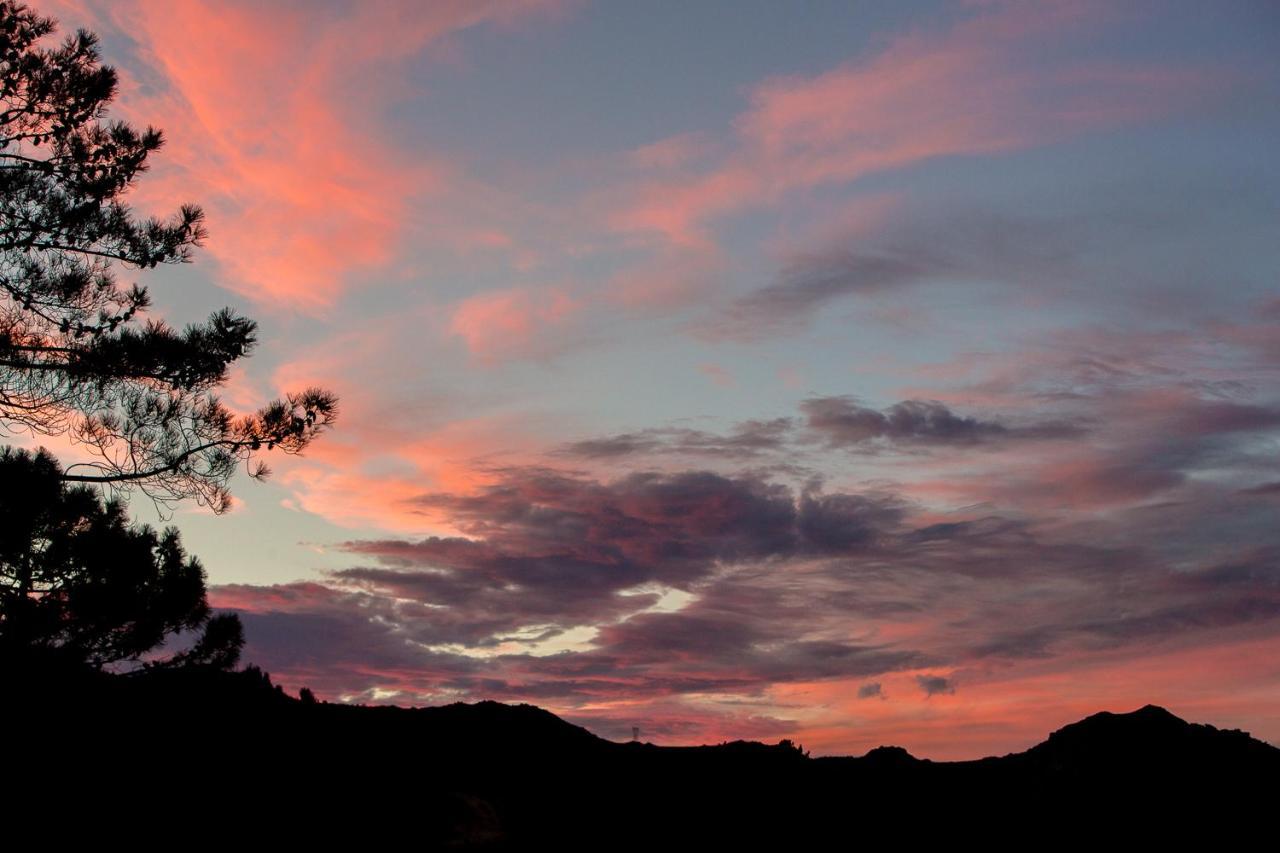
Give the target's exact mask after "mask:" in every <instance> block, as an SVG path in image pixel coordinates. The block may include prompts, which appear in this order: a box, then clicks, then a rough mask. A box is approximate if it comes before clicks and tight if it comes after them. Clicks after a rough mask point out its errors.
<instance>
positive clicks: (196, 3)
mask: <svg viewBox="0 0 1280 853" xmlns="http://www.w3.org/2000/svg"><path fill="white" fill-rule="evenodd" d="M555 5H557V4H554V3H549V2H536V0H535V2H526V1H525V0H511V2H488V3H443V4H427V5H423V4H415V3H408V2H392V3H379V4H352V5H350V6H345V7H335V8H329V9H325V10H318V9H308V8H305V7H296V8H289V7H284V8H281V7H270V8H268V7H262V6H260V5H255V4H248V3H222V4H218V5H216V6H214V5H211V4H208V3H205V2H200V0H186V2H182V3H168V2H166V3H159V2H147V0H138V2H132V3H120V4H114V5H113V6H111V7H110V9H109V11H99V12H98V13H97V14H96V15H88V14H86V10H84V9H80V8H77V7H75V6H69V7H66V9H65V13H64V14H63V17H64V18H65V20H64V27H66V28H69V27H71V26H75V25H89V26H92V27H94V28H99V29H101V28H103V27H109V26H115V27H118V28H120V29H122V30H124V31H126V32H127V33H128V34H129V35H130V37H131V38H133V39H134V40H135V41H136V43H137V45H138V47H137V55H136V58H135V60H134V62H131V63H129V64H128V65H127V66H126V67H125V68H124V69H123V72H124V76H125V82H126V92H125V94H124V96H123V97H122V98H121V99H120V100H119V102H118V103H117V105H116V111H117V113H118V114H122V115H124V116H125V117H126V118H128V119H129V120H131V121H134V122H136V123H139V124H154V125H156V126H159V127H161V128H162V129H163V130H164V131H165V135H166V137H167V139H168V141H169V145H168V146H167V148H166V150H165V151H164V152H162V154H161V155H160V156H159V157H157V167H156V170H155V172H154V174H152V175H150V176H148V178H147V179H146V180H145V181H142V182H140V184H139V192H138V194H137V197H136V200H137V201H138V202H139V203H140V204H141V205H142V206H143V207H144V208H146V209H155V210H157V211H167V210H168V209H172V208H173V207H174V206H175V205H176V204H179V203H181V202H187V201H196V202H198V203H200V204H201V205H202V206H204V207H205V209H206V211H207V213H208V217H209V221H208V224H209V230H210V239H209V242H208V246H207V251H208V253H209V255H211V256H212V257H213V258H215V259H216V260H217V261H218V263H219V265H220V267H221V272H222V276H221V278H222V283H224V284H225V285H226V286H228V287H230V288H232V289H233V290H236V291H237V292H239V293H242V294H244V295H245V296H248V297H249V298H251V299H255V300H258V301H261V302H265V303H272V304H276V305H280V306H283V307H288V308H293V309H298V310H302V311H306V312H318V311H321V310H323V309H324V308H326V307H327V306H329V305H331V304H332V303H333V302H334V301H335V300H336V299H337V298H339V296H340V295H341V294H342V293H343V291H344V290H345V289H347V288H348V287H350V286H351V285H352V284H353V283H354V282H355V281H356V280H357V279H358V277H359V275H360V274H361V273H362V272H367V271H370V270H374V269H377V268H379V267H382V266H385V265H386V264H387V263H388V262H390V261H391V260H392V258H393V257H395V254H396V252H397V250H398V249H399V247H400V245H401V241H402V240H403V238H404V236H405V233H406V231H407V229H408V223H409V221H410V220H411V219H412V218H413V217H412V216H411V209H412V206H413V204H414V203H415V202H417V201H419V200H420V199H423V198H430V197H435V196H438V195H439V194H440V193H442V192H445V191H446V190H447V188H448V186H449V185H450V184H451V183H452V182H454V181H455V180H457V175H456V174H455V170H454V169H453V168H452V167H451V166H450V165H449V164H447V163H444V162H441V161H439V159H438V158H433V157H432V156H430V154H424V152H422V151H418V150H415V151H406V150H401V149H399V148H398V147H397V146H395V145H394V144H393V143H391V142H390V141H389V140H388V138H387V134H386V133H385V132H384V131H383V130H382V129H381V128H380V127H378V120H377V114H378V111H379V108H380V106H381V105H382V104H384V103H385V102H386V101H387V99H388V98H389V97H390V96H391V94H392V93H391V92H389V91H388V90H387V89H386V87H385V86H382V85H380V84H379V82H378V80H377V79H376V76H377V71H378V70H379V69H380V68H382V67H385V66H386V65H388V64H389V63H393V62H395V61H397V60H399V59H401V58H404V57H407V56H410V55H412V54H415V53H417V52H419V51H422V50H423V49H425V48H428V47H430V46H432V45H435V44H438V43H439V42H441V41H442V40H444V39H447V38H448V37H450V36H451V35H452V34H455V33H457V32H459V31H462V30H465V29H468V28H471V27H475V26H480V25H484V24H497V25H501V26H510V25H512V24H513V23H515V22H516V21H518V20H520V19H522V18H524V17H527V16H528V15H530V14H533V13H537V12H540V11H544V10H546V9H548V8H552V7H554V6H555ZM86 18H94V20H86ZM487 238H488V239H489V240H490V242H491V241H492V238H493V233H492V232H491V231H490V232H488V233H487Z"/></svg>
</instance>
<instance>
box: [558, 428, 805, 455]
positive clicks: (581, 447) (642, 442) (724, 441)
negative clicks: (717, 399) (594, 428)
mask: <svg viewBox="0 0 1280 853" xmlns="http://www.w3.org/2000/svg"><path fill="white" fill-rule="evenodd" d="M793 428H794V423H793V421H792V420H791V419H790V418H775V419H773V420H768V421H744V422H743V423H740V424H737V425H736V426H734V428H733V429H732V430H731V431H730V432H729V433H727V434H725V435H721V434H718V433H713V432H707V431H705V430H697V429H688V428H677V427H668V428H656V429H647V430H641V431H639V432H629V433H619V434H617V435H611V436H605V437H602V438H590V439H584V440H582V441H575V442H571V443H569V444H566V445H564V446H563V447H561V448H560V449H559V450H558V451H557V453H558V454H559V455H563V456H578V457H583V458H586V459H611V458H616V457H623V456H633V455H640V454H655V453H671V454H678V455H682V456H706V457H720V458H725V459H750V458H753V457H756V456H759V455H761V454H763V453H768V452H773V451H779V450H784V449H785V448H786V447H787V444H788V439H789V438H790V435H791V432H792V430H793Z"/></svg>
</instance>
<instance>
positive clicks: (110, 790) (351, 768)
mask: <svg viewBox="0 0 1280 853" xmlns="http://www.w3.org/2000/svg"><path fill="white" fill-rule="evenodd" d="M10 684H11V687H13V688H14V689H10V690H8V691H6V693H7V695H6V696H4V699H3V715H4V719H3V723H4V730H3V731H4V736H5V738H6V741H7V744H8V745H7V747H6V748H5V749H4V751H3V754H4V756H5V762H4V770H5V773H4V788H3V789H2V790H0V802H2V803H4V805H5V807H6V810H7V811H8V813H9V815H10V816H11V817H20V816H26V817H27V818H28V819H29V820H31V821H32V822H36V821H35V819H34V817H32V816H33V815H34V814H35V812H34V811H26V810H38V811H39V812H40V813H41V815H42V817H41V820H45V819H47V818H46V817H44V815H45V814H46V813H47V812H48V811H49V810H50V809H51V808H54V807H57V808H61V809H62V810H64V811H65V812H66V814H67V815H68V816H69V818H68V819H69V821H70V824H71V825H74V826H76V827H77V828H78V829H79V830H83V829H84V828H85V826H86V825H89V824H88V823H86V822H87V821H89V820H90V819H92V821H94V822H95V823H93V824H92V825H94V826H100V827H101V828H102V830H103V831H104V832H106V833H109V834H112V835H117V834H119V833H121V832H123V833H125V834H126V835H127V834H129V833H136V834H137V835H136V837H138V838H143V837H147V836H148V835H150V834H152V833H155V832H159V831H160V830H161V828H167V829H165V830H164V831H171V832H176V833H180V834H178V835H174V836H173V839H174V841H175V844H178V845H181V844H189V843H191V842H192V841H193V840H195V839H198V838H200V837H201V836H204V835H207V834H209V833H213V834H215V835H221V834H231V835H235V834H236V833H237V832H245V831H247V829H246V828H247V827H249V826H253V827H254V829H253V832H254V834H256V835H259V836H260V837H261V838H262V839H264V840H265V839H266V838H270V837H275V838H289V837H291V838H293V839H294V840H295V841H297V842H300V843H307V844H309V845H313V844H317V843H321V844H324V846H325V849H329V848H331V847H333V846H335V845H336V846H339V847H341V848H347V847H352V846H354V847H356V848H357V849H366V848H368V849H379V848H382V847H386V846H390V845H394V846H395V847H397V848H400V847H410V848H413V849H439V848H450V847H462V848H467V849H528V848H536V849H548V850H556V849H570V848H572V849H582V848H587V849H600V850H611V849H624V848H626V849H631V848H645V849H654V848H655V847H658V848H663V847H665V848H670V849H677V850H683V849H715V850H719V849H748V848H752V849H754V848H755V847H756V846H757V845H759V844H763V845H765V849H853V848H862V847H866V846H868V845H869V844H875V845H876V846H880V845H881V844H883V843H886V842H892V843H894V844H895V846H896V845H897V844H902V845H905V846H907V847H909V848H913V849H914V848H915V847H916V846H917V845H918V844H919V843H929V842H935V843H937V842H948V841H955V840H974V839H979V838H981V839H985V840H987V841H990V842H993V843H994V844H995V845H996V846H999V847H1013V846H1017V847H1030V848H1038V847H1040V846H1042V844H1044V843H1047V842H1050V841H1054V840H1057V839H1060V838H1063V837H1093V838H1094V839H1095V840H1097V839H1098V838H1099V836H1097V835H1096V833H1106V834H1107V837H1111V836H1112V835H1115V834H1117V833H1119V834H1122V835H1123V836H1125V837H1128V838H1138V839H1143V838H1145V839H1148V840H1152V839H1154V838H1157V837H1160V838H1169V837H1171V836H1176V835H1178V834H1179V833H1181V832H1183V831H1184V830H1185V831H1187V832H1193V831H1194V832H1197V833H1199V832H1204V831H1206V830H1207V831H1209V832H1213V833H1214V834H1215V835H1218V836H1219V841H1220V843H1227V839H1229V838H1232V837H1235V836H1236V834H1238V833H1241V832H1244V831H1249V832H1252V831H1253V830H1254V829H1257V830H1259V831H1261V832H1263V833H1265V836H1264V837H1268V838H1270V837H1272V836H1273V834H1274V832H1275V829H1274V827H1275V825H1276V824H1275V819H1276V818H1277V816H1280V805H1278V804H1277V799H1276V798H1277V795H1278V794H1280V784H1278V781H1280V750H1278V749H1276V748H1275V747H1272V746H1270V745H1268V744H1265V743H1263V742H1261V741H1258V740H1255V739H1254V738H1251V737H1250V736H1249V735H1248V734H1246V733H1244V732H1241V731H1237V730H1220V729H1216V728H1214V727H1213V726H1208V725H1196V724H1192V723H1188V722H1185V721H1183V720H1181V719H1179V718H1178V717H1176V716H1174V715H1173V714H1171V713H1169V712H1168V711H1165V710H1164V709H1162V708H1158V707H1155V706H1150V705H1149V706H1147V707H1145V708H1141V709H1139V710H1137V711H1133V712H1132V713H1124V714H1111V713H1100V714H1095V715H1093V716H1091V717H1088V718H1087V719H1084V720H1081V721H1080V722H1078V723H1074V724H1072V725H1069V726H1066V727H1064V728H1062V729H1060V730H1058V731H1056V732H1053V733H1052V734H1051V735H1049V737H1048V739H1047V740H1045V741H1044V742H1043V743H1041V744H1039V745H1038V746H1035V747H1033V748H1031V749H1029V750H1027V751H1026V752H1021V753H1015V754H1011V755H1006V756H1003V757H998V758H986V759H982V760H980V761H964V762H933V761H927V760H920V759H916V758H914V757H912V756H911V755H909V754H908V753H907V752H906V751H905V750H902V749H899V748H894V747H881V748H879V749H875V750H872V751H871V752H869V753H868V754H867V755H865V756H862V757H860V758H809V757H807V756H806V755H805V754H804V753H803V752H801V751H800V750H799V749H797V748H795V747H792V746H791V745H789V744H788V743H786V742H784V743H782V744H779V745H772V746H771V745H765V744H760V743H748V742H735V743H728V744H720V745H718V746H702V747H678V748H677V747H656V746H652V745H648V744H631V743H613V742H610V741H605V740H602V739H600V738H597V737H596V736H594V735H592V734H591V733H589V732H587V731H586V730H584V729H581V728H578V727H576V726H573V725H570V724H569V723H566V722H564V721H563V720H561V719H559V718H558V717H556V716H554V715H553V714H551V713H549V712H547V711H543V710H541V709H539V708H536V707H533V706H530V705H514V706H513V705H503V704H499V703H495V702H481V703H478V704H475V705H464V704H456V705H449V706H444V707H437V708H419V709H404V708H393V707H358V706H348V705H338V704H326V703H315V702H303V701H300V700H298V699H295V698H293V697H290V696H287V695H285V694H284V693H283V692H282V691H281V690H279V688H276V687H273V686H272V685H271V683H270V680H269V679H268V678H267V677H266V676H265V675H263V674H262V673H260V672H257V671H255V670H250V671H246V672H239V673H225V672H170V673H157V674H153V675H149V676H146V677H134V678H120V677H101V676H99V677H92V676H84V677H82V678H78V679H59V680H57V681H50V680H48V679H45V680H44V681H43V682H42V683H35V682H32V681H31V680H30V679H28V680H27V681H26V682H24V683H21V684H15V683H14V682H13V681H12V680H11V682H10ZM13 825H14V824H13V823H10V826H13ZM233 828H236V829H234V830H233ZM1027 833H1031V834H1030V835H1028V834H1027ZM1116 837H1117V838H1118V837H1119V836H1118V835H1117V836H1116ZM179 839H185V840H179ZM1270 843H1271V842H1270V841H1268V842H1267V844H1268V845H1269V844H1270ZM13 849H16V848H13ZM31 849H34V848H31Z"/></svg>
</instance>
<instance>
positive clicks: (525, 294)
mask: <svg viewBox="0 0 1280 853" xmlns="http://www.w3.org/2000/svg"><path fill="white" fill-rule="evenodd" d="M581 307H582V305H581V303H580V302H579V301H578V300H576V299H574V298H573V297H572V296H570V295H569V294H568V293H567V292H566V291H565V290H563V289H561V288H544V289H537V290H535V289H531V288H523V287H521V288H512V289H510V290H502V291H496V292H489V293H481V294H479V295H478V296H473V297H471V298H469V299H465V300H463V301H462V303H460V304H459V305H458V307H457V308H456V309H454V312H453V318H452V320H451V321H450V323H449V330H450V331H451V332H452V333H453V334H455V335H457V336H459V337H461V338H462V339H463V341H465V342H466V345H467V349H468V350H469V351H470V352H471V354H472V355H473V356H474V357H475V358H476V359H477V360H479V361H480V362H482V363H485V364H492V363H494V362H497V361H501V360H503V359H506V358H512V357H521V356H528V355H536V354H539V353H540V352H543V353H544V352H545V351H546V347H547V346H548V345H549V343H550V342H549V340H548V339H547V337H546V334H547V333H548V332H556V333H557V334H559V333H563V331H564V330H565V328H566V327H567V326H568V324H569V323H570V322H571V320H572V318H573V317H574V315H575V314H577V313H578V312H579V311H580V310H581Z"/></svg>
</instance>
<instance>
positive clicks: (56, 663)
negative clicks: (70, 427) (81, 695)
mask: <svg viewBox="0 0 1280 853" xmlns="http://www.w3.org/2000/svg"><path fill="white" fill-rule="evenodd" d="M201 628H203V634H202V635H201V636H200V638H199V639H198V640H197V641H196V643H195V644H194V645H193V646H192V647H191V648H189V649H188V650H187V651H185V652H182V653H179V654H177V655H175V656H173V657H170V658H168V659H167V660H166V659H161V658H158V657H155V656H154V653H155V650H156V649H157V648H158V647H160V646H161V645H162V644H163V643H164V642H165V640H166V638H168V637H170V636H171V635H173V634H175V633H177V632H180V631H194V630H198V629H201ZM243 644H244V635H243V631H242V629H241V626H240V620H239V618H237V617H236V616H234V615H231V614H223V615H219V616H213V617H212V618H211V617H210V612H209V604H208V602H207V601H206V598H205V575H204V569H203V568H202V567H201V565H200V561H199V560H197V559H196V558H195V557H190V556H188V555H187V553H186V552H185V551H184V550H183V548H182V542H181V540H180V538H179V536H178V531H177V530H176V529H175V528H172V527H170V528H167V529H166V530H164V531H163V532H157V531H155V530H154V529H152V528H150V527H148V526H145V525H130V524H129V522H128V518H127V517H126V516H125V512H124V507H123V505H122V504H121V503H120V502H119V501H108V502H105V503H104V502H103V501H102V500H101V498H100V497H99V495H98V493H97V491H96V490H94V489H92V488H91V487H88V486H68V485H67V484H66V483H65V482H63V479H62V472H61V471H60V470H59V468H58V464H57V462H56V461H55V460H54V459H53V457H52V456H50V455H49V454H48V453H45V452H43V451H42V452H40V453H38V454H30V453H27V452H26V451H21V450H17V451H15V450H13V449H11V448H3V449H2V450H0V664H3V665H5V666H8V667H17V668H23V669H32V668H37V669H42V670H45V671H46V672H49V671H52V672H58V671H61V670H64V669H66V668H72V667H79V666H88V667H92V668H97V669H101V668H102V667H104V666H107V665H109V664H119V663H128V662H134V663H137V662H141V661H143V659H144V657H147V656H149V655H150V656H151V657H150V659H149V661H148V663H149V664H150V665H152V666H156V665H160V666H191V665H203V666H212V667H218V668H223V669H229V668H231V667H234V666H235V664H236V662H237V660H238V658H239V654H240V648H241V646H242V645H243Z"/></svg>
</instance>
